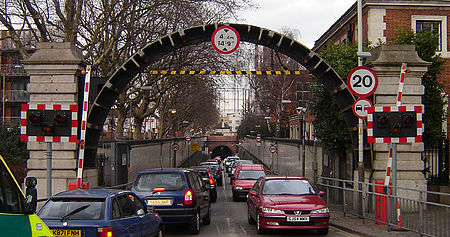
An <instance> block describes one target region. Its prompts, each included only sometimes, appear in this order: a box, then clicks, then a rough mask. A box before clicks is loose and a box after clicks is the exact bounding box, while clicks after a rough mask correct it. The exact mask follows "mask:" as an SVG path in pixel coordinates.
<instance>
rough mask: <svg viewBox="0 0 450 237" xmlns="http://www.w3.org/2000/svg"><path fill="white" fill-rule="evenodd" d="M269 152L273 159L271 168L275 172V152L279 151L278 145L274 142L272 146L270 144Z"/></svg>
mask: <svg viewBox="0 0 450 237" xmlns="http://www.w3.org/2000/svg"><path fill="white" fill-rule="evenodd" d="M269 152H270V158H271V159H272V164H271V167H270V168H271V170H272V173H273V172H274V171H273V154H274V153H275V152H277V146H276V145H274V144H271V145H270V146H269Z"/></svg>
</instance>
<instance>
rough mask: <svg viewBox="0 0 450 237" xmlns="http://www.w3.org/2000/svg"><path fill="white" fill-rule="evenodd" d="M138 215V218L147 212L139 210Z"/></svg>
mask: <svg viewBox="0 0 450 237" xmlns="http://www.w3.org/2000/svg"><path fill="white" fill-rule="evenodd" d="M136 214H137V215H138V216H142V215H144V214H145V211H144V209H139V210H137V212H136Z"/></svg>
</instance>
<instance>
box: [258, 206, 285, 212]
mask: <svg viewBox="0 0 450 237" xmlns="http://www.w3.org/2000/svg"><path fill="white" fill-rule="evenodd" d="M262 211H263V212H264V213H271V214H284V211H282V210H277V209H272V208H268V207H263V208H262Z"/></svg>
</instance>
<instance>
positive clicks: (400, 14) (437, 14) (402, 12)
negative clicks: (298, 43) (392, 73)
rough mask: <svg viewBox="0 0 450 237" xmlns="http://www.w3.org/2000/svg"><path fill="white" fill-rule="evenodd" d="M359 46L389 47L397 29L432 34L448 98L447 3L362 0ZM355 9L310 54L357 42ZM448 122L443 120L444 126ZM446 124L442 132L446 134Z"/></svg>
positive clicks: (335, 25) (330, 30) (351, 9)
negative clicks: (436, 40) (436, 38)
mask: <svg viewBox="0 0 450 237" xmlns="http://www.w3.org/2000/svg"><path fill="white" fill-rule="evenodd" d="M362 12H363V42H370V43H371V44H373V45H377V44H378V43H380V42H382V43H386V44H391V43H393V40H394V37H395V36H396V35H397V34H398V32H399V30H400V29H401V27H404V28H406V29H412V30H413V31H416V30H433V31H435V32H436V33H437V34H439V38H440V49H439V50H438V52H437V53H439V54H441V57H442V59H443V60H445V69H444V71H442V72H441V75H440V77H439V81H440V82H441V83H442V84H443V85H444V90H445V92H446V93H447V94H450V53H449V42H448V38H449V32H450V28H449V27H450V25H449V24H448V18H449V16H450V1H449V0H441V1H436V0H426V1H421V0H363V10H362ZM357 24H358V22H357V6H356V2H355V4H354V5H353V6H351V7H350V8H349V9H348V10H347V11H346V12H345V13H344V14H343V15H342V16H341V17H340V18H339V19H338V20H337V21H336V22H335V23H334V24H333V25H332V26H331V27H330V28H329V29H328V30H327V31H326V32H325V33H324V34H323V35H322V36H321V37H320V38H319V39H318V40H316V42H315V45H314V47H313V50H315V51H320V50H321V49H322V48H324V47H326V44H327V43H328V42H333V43H334V44H342V43H346V42H350V43H354V42H356V41H357ZM448 123H449V120H447V124H448ZM447 124H445V123H444V124H443V130H444V132H445V133H446V134H447V127H448V126H447Z"/></svg>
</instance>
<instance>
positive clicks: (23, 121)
mask: <svg viewBox="0 0 450 237" xmlns="http://www.w3.org/2000/svg"><path fill="white" fill-rule="evenodd" d="M30 109H32V110H54V111H58V110H70V111H72V121H71V124H72V129H71V133H70V136H28V135H27V119H28V118H27V113H28V110H30ZM77 116H78V107H77V105H76V104H22V105H21V111H20V140H21V141H22V142H77V126H78V117H77Z"/></svg>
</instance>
